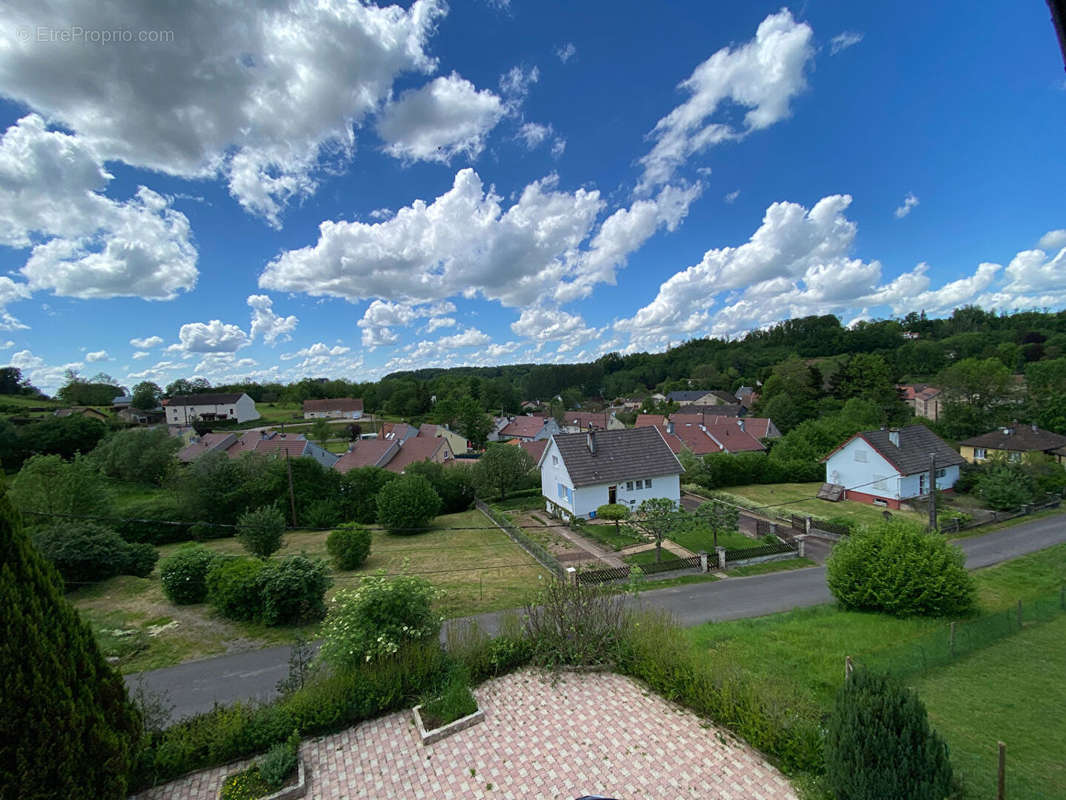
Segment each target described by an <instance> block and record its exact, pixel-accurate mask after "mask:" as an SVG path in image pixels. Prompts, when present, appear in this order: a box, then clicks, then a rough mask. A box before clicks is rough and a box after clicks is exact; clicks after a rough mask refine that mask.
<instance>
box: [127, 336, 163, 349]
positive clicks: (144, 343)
mask: <svg viewBox="0 0 1066 800" xmlns="http://www.w3.org/2000/svg"><path fill="white" fill-rule="evenodd" d="M130 344H131V345H133V346H134V347H136V348H137V349H138V350H151V349H152V348H153V347H159V345H161V344H163V337H162V336H145V337H144V338H143V339H138V338H136V337H135V338H133V339H130Z"/></svg>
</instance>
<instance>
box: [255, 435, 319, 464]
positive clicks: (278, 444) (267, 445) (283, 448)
mask: <svg viewBox="0 0 1066 800" xmlns="http://www.w3.org/2000/svg"><path fill="white" fill-rule="evenodd" d="M254 449H255V452H257V453H270V454H272V455H277V456H282V455H285V456H291V457H292V458H298V457H299V456H302V455H303V454H304V450H306V449H307V439H305V438H304V437H303V436H301V435H299V434H291V433H288V434H285V433H279V434H278V435H277V436H271V437H270V438H269V439H260V440H259V441H258V442H256V443H255V448H254Z"/></svg>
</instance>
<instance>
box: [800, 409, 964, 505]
mask: <svg viewBox="0 0 1066 800" xmlns="http://www.w3.org/2000/svg"><path fill="white" fill-rule="evenodd" d="M931 457H935V459H936V462H935V470H936V478H935V480H936V488H937V489H940V490H942V491H951V490H952V489H953V487H954V486H955V481H957V480H958V479H959V466H960V465H961V464H963V463H964V461H963V458H962V456H960V455H959V454H958V453H956V452H955V451H954V450H953V449H952V448H951V447H950V446H949V445H948V444H947V443H946V442H945V441H944V440H943V439H941V438H940V437H939V436H937V435H936V434H935V433H933V432H932V431H931V430H929V429H928V428H927V427H925V426H924V425H908V426H906V427H904V428H892V429H889V430H886V429H884V428H882V429H881V430H879V431H863V432H862V433H857V434H855V435H854V436H852V437H851V438H850V439H848V440H847V441H846V442H844V443H843V444H842V445H840V446H839V447H838V448H837V449H836V450H834V451H833V452H831V453H830V454H829V455H828V456H826V457H825V458H824V459H822V463H824V464H825V480H826V484H827V485H826V487H823V491H822V492H820V493H819V497H822V496H825V497H826V498H827V499H836V500H856V501H858V502H860V503H872V504H873V505H878V506H885V507H887V508H897V509H898V508H899V507H900V503H902V502H905V501H907V500H910V499H912V498H915V497H923V496H926V495H928V494H929V485H930V482H929V470H930V467H931V460H932V459H931ZM823 493H824V494H823Z"/></svg>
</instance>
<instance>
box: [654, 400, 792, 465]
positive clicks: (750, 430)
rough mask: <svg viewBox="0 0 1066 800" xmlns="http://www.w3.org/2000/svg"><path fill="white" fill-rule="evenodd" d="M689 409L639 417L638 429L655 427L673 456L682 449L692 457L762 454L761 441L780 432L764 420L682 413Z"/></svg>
mask: <svg viewBox="0 0 1066 800" xmlns="http://www.w3.org/2000/svg"><path fill="white" fill-rule="evenodd" d="M688 408H689V407H687V406H686V407H683V408H682V409H681V410H680V411H678V412H676V413H674V414H670V415H669V416H665V415H662V414H640V415H638V416H637V422H636V426H637V427H638V428H649V427H650V428H656V429H657V430H658V431H659V432H660V433H661V434H662V436H663V439H664V441H665V442H666V443H667V445H668V446H669V447H670V449H671V450H672V451H673V452H674V453H680V452H682V451H684V450H687V451H689V452H691V453H692V454H693V455H697V456H704V455H708V454H710V453H746V452H763V451H765V450H766V445H764V444H763V443H762V441H760V440H762V439H776V438H779V437H780V436H781V432H780V431H779V430H778V429H777V426H776V425H774V423H773V420H771V419H768V418H766V417H744V418H739V417H731V416H724V415H720V414H708V413H706V412H703V411H701V412H700V413H698V414H688V413H685V412H686V411H687V410H688Z"/></svg>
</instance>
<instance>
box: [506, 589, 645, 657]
mask: <svg viewBox="0 0 1066 800" xmlns="http://www.w3.org/2000/svg"><path fill="white" fill-rule="evenodd" d="M525 622H526V635H527V636H528V637H529V640H530V641H531V642H532V647H533V657H534V660H535V661H537V662H538V663H540V664H543V665H545V666H557V665H561V664H574V665H579V664H605V663H609V662H611V661H613V660H614V657H615V650H616V648H617V646H618V642H619V641H620V639H621V637H622V633H623V631H624V629H625V626H626V612H625V608H624V606H623V598H622V596H621V595H619V594H616V593H614V592H612V591H611V590H610V589H608V588H605V587H602V586H590V585H586V584H582V583H578V584H570V583H565V582H563V581H551V582H549V583H548V584H546V585H545V586H543V587H542V588H541V590H540V591H539V592H537V594H536V596H535V597H534V598H533V599H532V600H531V601H530V602H529V603H527V604H526V607H525Z"/></svg>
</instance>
